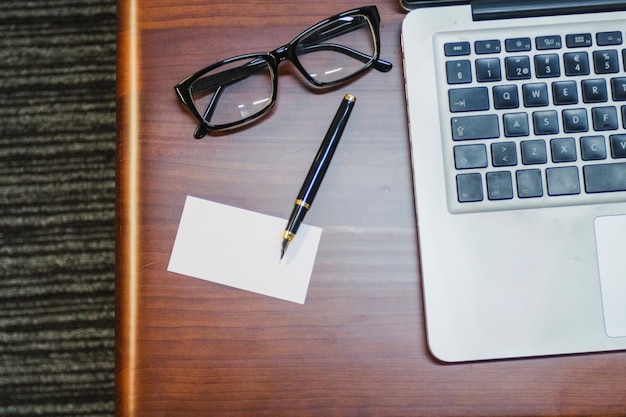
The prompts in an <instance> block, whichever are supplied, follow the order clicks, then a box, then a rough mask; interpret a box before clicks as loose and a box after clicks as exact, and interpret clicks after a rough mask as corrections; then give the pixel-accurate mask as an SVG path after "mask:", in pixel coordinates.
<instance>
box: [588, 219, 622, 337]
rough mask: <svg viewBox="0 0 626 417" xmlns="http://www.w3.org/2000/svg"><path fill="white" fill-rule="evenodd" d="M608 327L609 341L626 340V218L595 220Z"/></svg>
mask: <svg viewBox="0 0 626 417" xmlns="http://www.w3.org/2000/svg"><path fill="white" fill-rule="evenodd" d="M595 230H596V245H597V248H598V265H599V268H600V286H601V290H602V305H603V308H604V325H605V330H606V333H607V335H608V336H609V337H626V272H625V271H624V263H623V262H624V261H623V256H624V248H626V216H624V215H622V216H602V217H598V218H596V219H595Z"/></svg>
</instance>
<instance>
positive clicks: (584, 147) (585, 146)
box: [580, 135, 606, 161]
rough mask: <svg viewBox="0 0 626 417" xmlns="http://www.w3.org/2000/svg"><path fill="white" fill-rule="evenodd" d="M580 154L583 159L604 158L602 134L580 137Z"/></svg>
mask: <svg viewBox="0 0 626 417" xmlns="http://www.w3.org/2000/svg"><path fill="white" fill-rule="evenodd" d="M580 154H581V155H582V158H583V161H593V160H598V159H606V145H605V143H604V136H600V135H597V136H583V137H582V138H580Z"/></svg>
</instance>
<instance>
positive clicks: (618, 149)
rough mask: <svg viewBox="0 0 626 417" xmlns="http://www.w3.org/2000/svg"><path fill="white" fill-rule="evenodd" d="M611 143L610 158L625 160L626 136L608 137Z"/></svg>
mask: <svg viewBox="0 0 626 417" xmlns="http://www.w3.org/2000/svg"><path fill="white" fill-rule="evenodd" d="M609 141H610V143H611V156H612V157H613V158H626V135H611V136H609Z"/></svg>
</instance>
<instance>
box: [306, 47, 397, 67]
mask: <svg viewBox="0 0 626 417" xmlns="http://www.w3.org/2000/svg"><path fill="white" fill-rule="evenodd" d="M320 50H321V51H334V52H339V53H342V54H345V55H348V56H349V57H351V58H354V59H356V60H359V61H361V62H363V63H366V62H369V61H371V60H372V58H373V57H372V56H371V55H368V54H366V53H363V52H360V51H357V50H356V49H352V48H348V47H347V46H343V45H339V44H333V43H324V44H315V45H309V46H306V47H305V48H304V49H300V50H299V51H298V53H299V54H308V53H311V52H317V51H320ZM372 66H373V67H374V69H376V70H378V71H381V72H387V71H390V70H391V68H392V67H393V65H392V64H391V62H388V61H385V60H383V59H380V58H377V59H375V60H374V62H373V64H372Z"/></svg>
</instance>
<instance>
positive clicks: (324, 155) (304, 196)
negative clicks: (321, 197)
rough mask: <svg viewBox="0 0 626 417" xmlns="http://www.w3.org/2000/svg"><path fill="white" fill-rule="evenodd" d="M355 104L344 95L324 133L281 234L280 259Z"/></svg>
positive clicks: (306, 208)
mask: <svg viewBox="0 0 626 417" xmlns="http://www.w3.org/2000/svg"><path fill="white" fill-rule="evenodd" d="M355 102H356V97H355V96H353V95H352V94H346V95H345V96H344V97H343V100H342V101H341V104H340V105H339V109H338V110H337V114H336V115H335V118H334V119H333V122H332V123H331V125H330V127H329V128H328V132H326V136H325V137H324V140H323V141H322V145H321V146H320V149H319V151H317V155H316V156H315V159H314V160H313V164H312V165H311V168H310V169H309V173H308V174H307V176H306V179H305V180H304V184H302V188H301V189H300V192H299V193H298V197H297V198H296V205H295V206H294V208H293V211H292V212H291V216H289V222H288V223H287V228H286V229H285V232H284V233H283V247H282V250H281V252H280V259H283V257H284V256H285V252H286V251H287V247H288V246H289V244H290V243H291V241H292V240H293V238H294V237H295V236H296V232H297V231H298V227H300V223H302V219H304V216H305V215H306V212H307V211H309V208H310V207H311V203H313V199H314V198H315V194H317V189H318V188H319V187H320V184H321V183H322V179H324V174H325V173H326V170H327V169H328V166H329V165H330V160H331V159H332V158H333V154H334V153H335V149H337V144H338V143H339V139H340V138H341V134H342V133H343V129H344V128H345V127H346V123H347V122H348V117H349V116H350V112H351V111H352V107H354V103H355Z"/></svg>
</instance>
